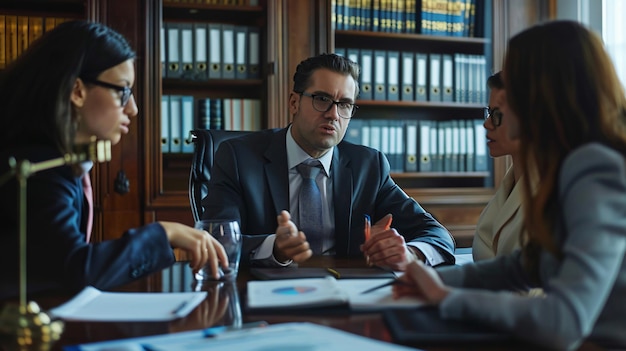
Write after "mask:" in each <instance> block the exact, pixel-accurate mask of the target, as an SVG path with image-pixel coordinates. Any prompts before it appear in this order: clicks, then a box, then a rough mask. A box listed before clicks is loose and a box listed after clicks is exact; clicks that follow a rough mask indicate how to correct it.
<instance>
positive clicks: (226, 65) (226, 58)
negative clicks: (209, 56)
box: [222, 24, 235, 79]
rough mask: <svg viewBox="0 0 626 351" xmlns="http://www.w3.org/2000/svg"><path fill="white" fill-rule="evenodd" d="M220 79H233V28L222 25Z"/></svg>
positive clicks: (228, 25)
mask: <svg viewBox="0 0 626 351" xmlns="http://www.w3.org/2000/svg"><path fill="white" fill-rule="evenodd" d="M222 78H224V79H235V26H233V25H230V24H222Z"/></svg>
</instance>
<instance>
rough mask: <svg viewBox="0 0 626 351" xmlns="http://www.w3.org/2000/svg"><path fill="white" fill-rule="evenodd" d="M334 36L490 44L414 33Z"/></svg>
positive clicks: (358, 32)
mask: <svg viewBox="0 0 626 351" xmlns="http://www.w3.org/2000/svg"><path fill="white" fill-rule="evenodd" d="M335 35H336V36H346V37H368V38H393V39H406V40H422V41H437V42H449V43H463V44H477V45H484V44H488V43H490V42H491V41H490V40H489V39H487V38H471V37H445V36H436V35H425V34H414V33H388V32H372V31H362V30H335Z"/></svg>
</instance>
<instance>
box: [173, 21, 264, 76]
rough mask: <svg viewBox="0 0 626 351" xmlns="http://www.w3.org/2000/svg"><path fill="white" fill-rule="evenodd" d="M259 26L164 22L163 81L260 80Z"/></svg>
mask: <svg viewBox="0 0 626 351" xmlns="http://www.w3.org/2000/svg"><path fill="white" fill-rule="evenodd" d="M259 49H260V30H259V27H252V26H239V25H232V24H221V23H169V22H168V23H165V24H164V25H163V28H161V67H162V75H163V77H164V78H176V79H186V80H200V81H203V80H208V79H258V78H260V75H261V71H260V69H261V67H260V58H261V56H260V51H259Z"/></svg>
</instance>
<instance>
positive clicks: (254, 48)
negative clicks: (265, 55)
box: [248, 27, 261, 79]
mask: <svg viewBox="0 0 626 351" xmlns="http://www.w3.org/2000/svg"><path fill="white" fill-rule="evenodd" d="M260 46H261V36H260V33H259V28H257V27H249V28H248V49H249V50H248V54H249V56H248V68H249V69H250V74H249V78H251V79H259V78H260V77H261V51H260Z"/></svg>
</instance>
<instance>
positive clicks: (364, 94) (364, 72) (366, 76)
mask: <svg viewBox="0 0 626 351" xmlns="http://www.w3.org/2000/svg"><path fill="white" fill-rule="evenodd" d="M360 54H361V55H360V60H359V64H360V65H361V78H360V79H361V92H360V93H359V96H360V99H361V100H372V99H373V98H374V94H373V87H374V86H373V77H374V76H373V69H374V66H373V65H374V63H373V57H374V52H373V51H372V50H367V49H361V53H360Z"/></svg>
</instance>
